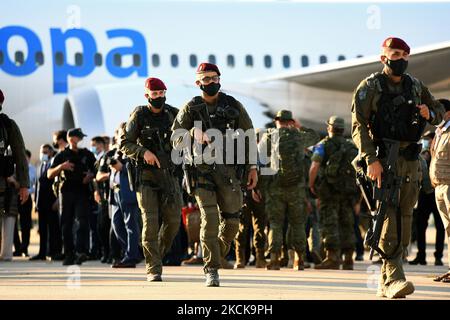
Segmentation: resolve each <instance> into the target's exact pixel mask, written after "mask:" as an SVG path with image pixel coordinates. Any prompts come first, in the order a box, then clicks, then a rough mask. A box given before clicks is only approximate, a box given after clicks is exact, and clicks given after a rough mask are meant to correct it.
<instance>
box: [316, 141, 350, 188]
mask: <svg viewBox="0 0 450 320" xmlns="http://www.w3.org/2000/svg"><path fill="white" fill-rule="evenodd" d="M325 146H326V147H325V150H326V154H327V155H328V154H329V155H330V156H329V157H328V159H327V161H326V166H325V168H324V171H323V177H324V180H325V181H326V182H327V184H328V185H330V186H332V189H333V190H334V191H339V193H343V194H347V195H354V194H356V193H357V192H358V187H357V186H356V171H355V169H354V167H353V166H352V163H351V162H352V161H353V159H354V158H355V157H356V156H357V155H358V149H357V148H356V147H355V145H354V144H353V143H352V142H350V141H348V140H343V142H342V143H339V142H335V141H334V139H327V140H326V144H325Z"/></svg>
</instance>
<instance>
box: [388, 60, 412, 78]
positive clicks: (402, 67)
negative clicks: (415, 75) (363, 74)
mask: <svg viewBox="0 0 450 320" xmlns="http://www.w3.org/2000/svg"><path fill="white" fill-rule="evenodd" d="M386 64H387V65H388V67H389V68H391V70H392V74H393V75H394V76H397V77H400V76H401V75H403V73H405V71H406V68H408V61H406V60H405V59H398V60H390V59H387V63H386Z"/></svg>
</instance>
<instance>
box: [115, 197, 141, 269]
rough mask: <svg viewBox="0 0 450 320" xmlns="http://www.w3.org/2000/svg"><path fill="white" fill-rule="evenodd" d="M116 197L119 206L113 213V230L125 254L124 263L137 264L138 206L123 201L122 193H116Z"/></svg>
mask: <svg viewBox="0 0 450 320" xmlns="http://www.w3.org/2000/svg"><path fill="white" fill-rule="evenodd" d="M114 197H115V200H116V203H118V204H119V205H118V206H117V207H115V210H114V212H113V219H112V229H113V230H114V234H115V236H116V238H117V240H118V241H119V243H120V246H121V248H122V251H123V252H124V257H123V261H122V262H131V263H137V262H138V261H139V258H140V257H139V224H138V217H139V215H140V211H139V208H138V205H137V203H136V204H129V203H126V202H124V201H122V198H121V196H120V192H117V191H116V192H114Z"/></svg>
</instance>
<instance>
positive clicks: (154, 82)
mask: <svg viewBox="0 0 450 320" xmlns="http://www.w3.org/2000/svg"><path fill="white" fill-rule="evenodd" d="M145 88H147V89H149V90H151V91H157V90H167V88H166V85H165V84H164V82H162V81H161V80H160V79H158V78H148V79H147V80H145Z"/></svg>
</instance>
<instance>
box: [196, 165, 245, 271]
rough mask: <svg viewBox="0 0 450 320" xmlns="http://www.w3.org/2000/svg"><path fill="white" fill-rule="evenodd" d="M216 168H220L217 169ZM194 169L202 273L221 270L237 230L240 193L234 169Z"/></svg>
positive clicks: (202, 167) (204, 167) (207, 167)
mask: <svg viewBox="0 0 450 320" xmlns="http://www.w3.org/2000/svg"><path fill="white" fill-rule="evenodd" d="M217 167H219V166H217ZM217 167H216V168H213V166H207V165H200V166H198V167H197V176H198V179H197V187H196V189H195V199H196V200H197V204H198V206H199V208H200V218H201V225H200V241H201V244H202V250H203V261H204V271H205V272H208V270H209V269H212V270H214V269H220V267H221V260H222V259H223V258H225V256H226V255H227V254H228V252H229V251H230V246H231V243H232V241H233V240H234V238H235V237H236V234H237V232H238V230H239V216H240V211H241V208H242V201H243V200H242V191H241V186H240V181H239V180H238V179H237V177H236V170H235V169H234V167H233V166H225V165H223V166H220V169H218V168H217Z"/></svg>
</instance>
